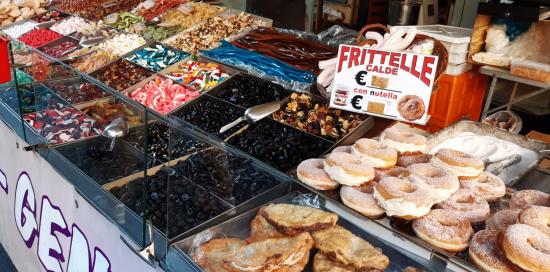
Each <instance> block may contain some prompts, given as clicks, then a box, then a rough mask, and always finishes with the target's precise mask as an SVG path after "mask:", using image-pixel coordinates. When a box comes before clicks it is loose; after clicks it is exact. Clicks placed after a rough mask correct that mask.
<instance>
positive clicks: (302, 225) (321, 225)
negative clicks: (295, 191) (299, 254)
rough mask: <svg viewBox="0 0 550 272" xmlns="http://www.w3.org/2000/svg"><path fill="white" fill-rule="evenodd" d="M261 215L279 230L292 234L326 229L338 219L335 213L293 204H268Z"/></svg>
mask: <svg viewBox="0 0 550 272" xmlns="http://www.w3.org/2000/svg"><path fill="white" fill-rule="evenodd" d="M261 215H262V216H263V217H264V218H265V220H266V221H267V222H268V223H269V224H271V225H272V226H273V227H275V229H277V231H279V232H280V233H283V234H286V235H290V236H294V235H297V234H299V233H302V232H306V231H317V230H322V229H326V228H329V227H332V226H334V225H336V221H338V215H337V214H335V213H330V212H325V211H322V210H319V209H315V208H310V207H305V206H299V205H291V204H272V205H268V206H266V207H265V208H264V209H263V210H262V211H261Z"/></svg>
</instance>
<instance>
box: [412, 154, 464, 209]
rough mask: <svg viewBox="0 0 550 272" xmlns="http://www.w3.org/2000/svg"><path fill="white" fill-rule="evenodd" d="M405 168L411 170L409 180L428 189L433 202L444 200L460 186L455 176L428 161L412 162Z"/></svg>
mask: <svg viewBox="0 0 550 272" xmlns="http://www.w3.org/2000/svg"><path fill="white" fill-rule="evenodd" d="M407 169H408V170H409V171H410V172H411V177H410V180H411V181H412V182H414V183H415V184H416V185H418V186H419V187H421V188H425V189H427V190H428V191H430V196H431V198H432V199H433V201H434V203H439V202H441V201H444V200H446V199H447V198H449V197H450V196H451V195H452V194H454V193H455V192H456V191H457V190H458V188H459V186H460V184H459V182H458V177H457V176H455V175H454V174H452V173H451V172H449V171H447V170H444V169H441V168H438V167H435V166H433V165H431V164H429V163H418V164H413V165H411V166H409V167H407Z"/></svg>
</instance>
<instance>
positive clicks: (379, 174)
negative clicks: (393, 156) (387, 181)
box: [374, 167, 411, 182]
mask: <svg viewBox="0 0 550 272" xmlns="http://www.w3.org/2000/svg"><path fill="white" fill-rule="evenodd" d="M374 172H375V177H374V181H375V182H379V181H380V180H381V179H382V178H383V177H396V178H400V179H403V178H408V177H409V175H410V174H411V172H410V171H409V170H407V168H403V167H392V168H388V169H375V170H374Z"/></svg>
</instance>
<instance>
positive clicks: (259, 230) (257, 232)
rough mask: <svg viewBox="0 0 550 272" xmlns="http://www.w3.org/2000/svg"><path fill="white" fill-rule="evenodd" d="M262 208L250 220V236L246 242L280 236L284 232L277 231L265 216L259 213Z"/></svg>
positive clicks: (282, 235)
mask: <svg viewBox="0 0 550 272" xmlns="http://www.w3.org/2000/svg"><path fill="white" fill-rule="evenodd" d="M262 210H263V208H261V209H260V210H259V211H258V215H256V217H254V219H253V220H252V222H250V237H249V238H248V239H247V242H249V243H253V242H258V241H261V240H265V239H269V238H282V237H285V235H284V234H282V233H280V232H278V231H277V230H276V229H275V228H274V227H273V226H272V225H271V224H269V223H268V222H267V221H266V220H265V218H264V217H263V216H262V215H261V212H262Z"/></svg>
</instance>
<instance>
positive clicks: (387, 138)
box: [380, 127, 427, 155]
mask: <svg viewBox="0 0 550 272" xmlns="http://www.w3.org/2000/svg"><path fill="white" fill-rule="evenodd" d="M380 142H381V143H383V144H385V145H387V146H389V147H392V148H394V149H395V150H397V151H399V153H400V154H404V155H407V154H417V153H422V152H424V151H425V150H426V142H427V139H426V137H424V136H422V135H420V134H416V133H412V132H408V131H403V130H401V129H398V128H395V127H391V128H388V129H386V130H384V132H382V134H381V135H380Z"/></svg>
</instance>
